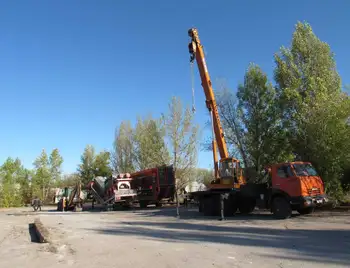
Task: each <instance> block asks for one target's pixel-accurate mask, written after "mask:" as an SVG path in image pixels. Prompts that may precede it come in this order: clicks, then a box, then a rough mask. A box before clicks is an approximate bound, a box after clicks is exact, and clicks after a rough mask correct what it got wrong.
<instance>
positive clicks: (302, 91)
mask: <svg viewBox="0 0 350 268" xmlns="http://www.w3.org/2000/svg"><path fill="white" fill-rule="evenodd" d="M275 62H276V69H275V80H276V83H277V92H278V94H279V98H280V105H281V108H282V109H281V111H282V112H283V113H282V115H283V123H284V124H283V125H284V127H285V128H286V130H287V131H288V134H289V137H288V139H289V141H290V143H291V145H292V147H293V150H294V152H295V154H296V155H297V156H298V157H299V158H301V159H302V160H306V161H311V162H312V163H313V164H314V165H315V166H316V168H317V170H318V171H319V172H320V174H321V176H322V177H323V179H324V180H325V183H326V186H327V190H328V191H329V193H333V194H334V195H338V194H339V193H340V192H341V190H340V181H339V178H340V177H341V175H342V173H343V170H344V168H345V167H346V166H349V157H350V156H349V153H348V152H349V150H350V148H349V146H350V142H349V139H350V133H349V125H347V124H346V121H347V120H348V118H349V115H350V102H349V97H348V96H347V95H346V94H344V92H342V90H341V89H342V86H341V79H340V76H339V74H338V73H337V70H336V63H335V60H334V55H333V53H332V52H331V49H330V47H329V45H328V44H327V43H325V42H322V41H321V40H320V39H319V38H318V37H317V36H316V35H315V34H314V32H313V30H312V28H311V26H310V25H309V24H307V23H301V22H298V23H297V25H296V27H295V32H294V33H293V38H292V44H291V47H290V48H286V47H282V48H281V50H280V53H278V54H276V55H275Z"/></svg>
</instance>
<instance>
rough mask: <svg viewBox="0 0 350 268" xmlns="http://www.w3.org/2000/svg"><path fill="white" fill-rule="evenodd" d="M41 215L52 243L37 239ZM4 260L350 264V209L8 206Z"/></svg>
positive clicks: (0, 218) (1, 231)
mask: <svg viewBox="0 0 350 268" xmlns="http://www.w3.org/2000/svg"><path fill="white" fill-rule="evenodd" d="M36 217H40V219H41V221H42V223H43V224H44V225H45V226H46V227H47V228H48V229H49V230H50V232H51V234H52V237H51V238H52V241H51V243H48V244H39V243H35V242H31V236H30V232H29V229H28V225H29V224H30V223H32V222H33V221H34V218H36ZM0 256H1V258H0V267H4V268H7V267H9V268H10V267H27V268H34V267H35V268H37V267H45V268H49V267H63V266H65V267H67V266H74V267H76V268H80V267H81V268H83V267H84V268H90V267H91V268H92V267H99V268H103V267H123V268H129V267H130V268H134V267H154V268H168V267H169V268H170V267H196V268H198V267H203V268H206V267H259V268H264V267H268V268H272V267H298V268H300V267H317V268H321V267H329V268H331V267H350V213H344V212H343V213H335V212H334V213H329V212H318V213H315V214H314V215H312V216H299V215H297V216H294V217H292V218H291V219H288V220H284V221H278V220H274V219H273V218H272V217H271V215H270V214H268V213H263V212H261V213H258V212H257V213H256V214H255V215H250V216H244V217H243V216H238V215H237V216H235V217H233V218H230V219H227V220H225V221H218V220H217V219H216V218H205V217H201V216H199V215H198V213H197V212H196V211H195V210H194V209H193V210H192V209H186V210H185V209H181V219H176V217H175V209H174V208H161V209H154V208H149V209H145V210H141V209H135V210H133V211H117V212H56V211H50V208H47V209H43V211H42V212H37V213H34V212H32V211H31V208H21V209H13V210H7V211H0Z"/></svg>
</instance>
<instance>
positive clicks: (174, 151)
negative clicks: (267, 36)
mask: <svg viewBox="0 0 350 268" xmlns="http://www.w3.org/2000/svg"><path fill="white" fill-rule="evenodd" d="M274 61H275V67H274V76H273V81H271V80H269V78H268V76H267V74H266V73H265V72H264V71H263V70H262V68H261V67H259V66H258V65H257V64H254V63H251V64H250V65H249V66H248V69H247V71H246V73H245V75H244V77H243V83H242V84H240V85H239V86H238V87H237V89H236V90H231V89H230V88H229V87H228V85H227V84H225V83H221V84H219V85H218V90H216V91H215V95H216V98H217V105H218V110H219V115H220V118H221V122H222V124H223V129H224V132H225V138H226V141H227V143H228V145H229V149H230V153H231V155H232V156H234V157H236V158H238V159H240V160H241V163H242V166H243V167H244V170H245V175H246V176H247V177H248V178H249V180H254V181H260V180H261V177H260V174H261V171H262V170H263V168H264V167H265V166H266V165H269V164H272V163H276V162H285V161H293V160H301V161H310V162H312V164H313V165H314V166H315V168H316V169H317V171H318V173H319V174H320V175H321V177H322V178H323V180H324V182H325V186H326V191H327V192H328V194H330V195H332V196H334V197H335V198H338V199H342V198H343V197H344V193H346V192H348V191H349V185H350V98H349V95H348V94H347V91H346V87H344V85H343V84H342V82H341V77H340V75H339V74H338V72H337V70H336V62H335V59H334V54H333V52H332V51H331V49H330V46H329V45H328V44H327V43H325V42H323V41H321V40H320V39H319V38H318V37H317V36H316V34H315V33H314V32H313V30H312V28H311V26H310V25H309V24H308V23H301V22H298V23H297V24H296V26H295V31H294V33H293V35H292V40H291V44H290V46H289V47H284V46H282V47H281V48H280V51H278V52H277V53H276V54H275V55H274ZM193 119H194V118H193V113H192V112H191V109H190V108H189V107H188V106H184V105H183V103H182V101H181V100H180V99H179V98H177V97H173V98H172V99H171V101H170V103H169V107H168V111H167V113H165V114H162V115H161V116H159V118H154V117H152V116H151V115H149V116H146V117H141V116H139V117H138V118H137V120H136V124H135V125H134V126H133V125H132V124H131V122H130V121H123V122H121V123H120V125H119V126H118V127H117V129H116V132H115V139H114V142H113V150H111V151H101V152H96V151H95V149H94V147H93V146H92V145H87V146H86V148H85V150H84V152H83V154H82V156H81V163H80V164H79V166H78V168H77V171H76V172H75V173H73V174H69V175H63V172H62V163H63V158H62V156H61V155H60V153H59V150H58V149H54V150H53V151H52V152H51V153H50V154H47V153H46V151H45V150H42V152H41V154H40V155H39V156H38V157H37V159H36V160H35V161H34V165H33V168H32V169H26V168H24V167H23V165H22V164H21V161H20V160H19V159H12V158H8V159H7V160H6V161H5V163H4V164H3V165H2V166H1V167H0V206H2V207H10V206H20V205H23V204H25V203H28V202H29V200H30V199H31V198H32V197H33V196H38V197H40V198H42V199H44V200H47V199H50V198H51V197H50V191H49V189H51V188H53V187H63V186H71V185H74V183H75V182H77V181H78V180H81V181H82V182H83V183H87V182H88V181H90V180H91V179H92V178H93V177H95V176H110V175H111V174H112V173H113V172H116V173H125V172H133V171H136V170H142V169H147V168H152V167H155V166H159V165H170V164H171V165H173V166H174V169H175V174H176V178H177V188H178V189H183V188H184V187H185V186H186V185H188V184H189V183H191V182H193V181H198V182H204V183H209V182H210V179H211V178H212V176H213V172H212V171H211V170H206V169H198V168H197V157H198V151H199V150H200V142H199V141H200V140H201V136H202V135H201V133H200V128H199V126H198V125H196V124H194V120H193ZM208 138H210V139H211V137H208ZM202 146H203V148H204V149H205V150H211V148H210V143H207V142H204V143H202Z"/></svg>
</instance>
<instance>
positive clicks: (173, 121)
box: [163, 97, 199, 216]
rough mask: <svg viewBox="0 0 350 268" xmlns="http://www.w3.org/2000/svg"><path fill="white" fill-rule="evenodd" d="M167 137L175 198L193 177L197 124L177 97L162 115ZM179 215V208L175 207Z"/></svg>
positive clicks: (187, 108) (195, 161) (195, 160)
mask: <svg viewBox="0 0 350 268" xmlns="http://www.w3.org/2000/svg"><path fill="white" fill-rule="evenodd" d="M163 120H164V122H165V124H166V130H167V138H168V140H169V143H170V144H169V145H170V148H171V152H172V159H171V163H173V166H174V172H175V177H176V191H175V193H176V200H177V204H178V206H177V207H179V199H178V194H179V193H180V191H181V190H182V189H184V188H185V187H186V185H187V184H188V183H189V182H190V179H191V178H193V177H194V176H193V175H194V173H195V167H196V165H197V145H198V144H197V141H198V138H199V137H198V129H199V128H198V126H196V125H194V123H193V114H192V112H191V110H190V108H189V107H186V108H185V109H184V108H183V105H182V102H181V100H180V99H179V98H176V97H173V98H172V99H171V102H170V104H169V112H168V115H166V116H163ZM177 215H178V216H179V210H178V209H177Z"/></svg>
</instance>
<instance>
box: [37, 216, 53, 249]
mask: <svg viewBox="0 0 350 268" xmlns="http://www.w3.org/2000/svg"><path fill="white" fill-rule="evenodd" d="M33 225H34V229H35V233H36V235H37V238H38V242H40V243H49V242H50V233H49V231H48V230H47V228H46V227H45V226H44V225H43V224H42V222H41V221H40V219H39V218H36V219H35V220H34V224H33Z"/></svg>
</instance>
